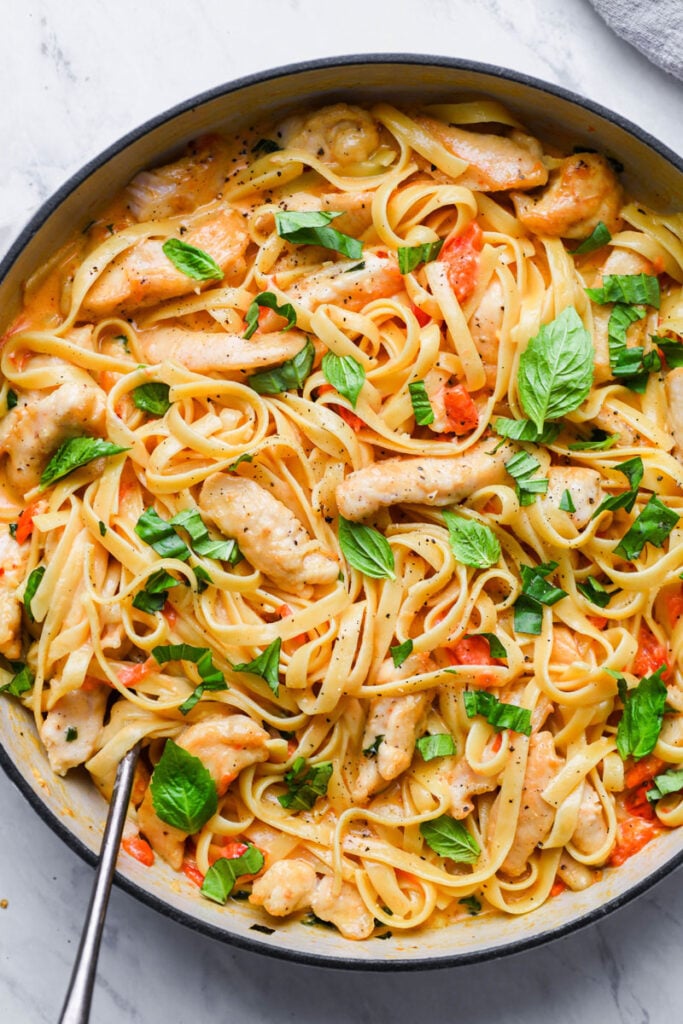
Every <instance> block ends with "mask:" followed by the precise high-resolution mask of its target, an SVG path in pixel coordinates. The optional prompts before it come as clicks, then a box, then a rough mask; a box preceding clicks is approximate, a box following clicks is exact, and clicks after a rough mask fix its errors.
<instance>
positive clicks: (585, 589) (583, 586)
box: [576, 576, 621, 608]
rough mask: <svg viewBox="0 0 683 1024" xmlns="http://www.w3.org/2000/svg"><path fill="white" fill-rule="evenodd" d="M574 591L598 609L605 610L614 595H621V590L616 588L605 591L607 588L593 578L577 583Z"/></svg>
mask: <svg viewBox="0 0 683 1024" xmlns="http://www.w3.org/2000/svg"><path fill="white" fill-rule="evenodd" d="M576 589H577V590H578V591H579V593H581V594H583V596H584V597H585V598H586V600H588V601H590V602H591V603H592V604H596V605H597V606H598V608H606V607H607V605H608V604H609V603H610V601H611V600H612V598H613V597H614V596H615V594H620V593H621V590H620V589H619V588H618V587H617V588H616V589H614V590H607V588H606V587H604V586H603V585H602V583H600V582H599V580H596V579H595V577H593V576H588V577H587V579H586V580H585V582H583V583H577V584H576Z"/></svg>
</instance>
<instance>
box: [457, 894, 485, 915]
mask: <svg viewBox="0 0 683 1024" xmlns="http://www.w3.org/2000/svg"><path fill="white" fill-rule="evenodd" d="M458 903H462V905H463V907H465V909H466V910H467V913H468V914H469V915H470V917H476V916H477V914H480V913H481V903H480V902H479V900H478V899H477V897H476V896H463V898H462V899H461V900H458Z"/></svg>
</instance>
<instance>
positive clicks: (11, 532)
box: [7, 523, 19, 537]
mask: <svg viewBox="0 0 683 1024" xmlns="http://www.w3.org/2000/svg"><path fill="white" fill-rule="evenodd" d="M18 525H19V523H10V524H9V526H8V527H7V529H8V530H9V535H10V537H16V535H17V526H18Z"/></svg>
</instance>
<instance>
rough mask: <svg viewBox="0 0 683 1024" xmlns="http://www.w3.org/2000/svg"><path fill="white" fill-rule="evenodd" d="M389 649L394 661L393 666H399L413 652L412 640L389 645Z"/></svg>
mask: <svg viewBox="0 0 683 1024" xmlns="http://www.w3.org/2000/svg"><path fill="white" fill-rule="evenodd" d="M389 651H390V653H391V658H392V661H393V662H394V668H400V667H401V665H402V664H403V662H404V661H405V660H406V658H407V657H408V656H409V655H411V654H412V653H413V641H412V640H404V641H403V643H402V644H396V646H395V647H390V648H389Z"/></svg>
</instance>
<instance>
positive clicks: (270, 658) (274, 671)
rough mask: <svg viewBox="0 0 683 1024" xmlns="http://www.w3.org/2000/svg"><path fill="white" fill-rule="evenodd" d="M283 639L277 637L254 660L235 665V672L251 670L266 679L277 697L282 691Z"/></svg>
mask: <svg viewBox="0 0 683 1024" xmlns="http://www.w3.org/2000/svg"><path fill="white" fill-rule="evenodd" d="M281 646H282V640H281V639H280V637H277V639H276V640H273V642H272V644H268V646H267V647H266V649H265V651H262V652H261V654H259V656H258V657H257V658H254V660H253V661H249V662H244V663H243V664H241V665H233V666H232V667H233V669H234V670H235V672H251V673H252V675H255V676H260V677H261V679H265V681H266V682H267V683H268V686H269V687H270V688H271V690H272V691H273V693H274V694H275V696H276V697H277V696H278V694H279V692H280V648H281Z"/></svg>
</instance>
